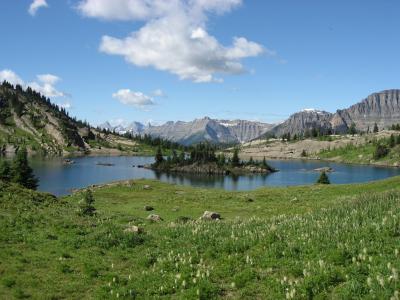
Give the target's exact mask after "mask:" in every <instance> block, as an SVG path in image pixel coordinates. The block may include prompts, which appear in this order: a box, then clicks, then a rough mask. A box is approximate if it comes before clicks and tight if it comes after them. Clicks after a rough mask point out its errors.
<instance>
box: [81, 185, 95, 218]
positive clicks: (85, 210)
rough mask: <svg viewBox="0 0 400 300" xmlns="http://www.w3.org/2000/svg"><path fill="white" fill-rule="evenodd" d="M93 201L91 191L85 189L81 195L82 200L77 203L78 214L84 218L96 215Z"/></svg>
mask: <svg viewBox="0 0 400 300" xmlns="http://www.w3.org/2000/svg"><path fill="white" fill-rule="evenodd" d="M94 201H95V200H94V197H93V193H92V191H91V190H90V189H87V190H86V192H85V193H84V195H83V199H82V200H81V201H80V203H79V204H80V205H79V208H80V213H81V214H82V215H85V216H93V215H94V214H95V213H96V208H95V207H94Z"/></svg>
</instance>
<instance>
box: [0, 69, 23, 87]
mask: <svg viewBox="0 0 400 300" xmlns="http://www.w3.org/2000/svg"><path fill="white" fill-rule="evenodd" d="M3 81H7V82H9V83H11V84H13V85H16V84H19V85H24V81H23V80H22V79H21V77H19V76H18V75H17V74H16V73H15V72H14V71H11V70H8V69H5V70H2V71H0V83H2V82H3Z"/></svg>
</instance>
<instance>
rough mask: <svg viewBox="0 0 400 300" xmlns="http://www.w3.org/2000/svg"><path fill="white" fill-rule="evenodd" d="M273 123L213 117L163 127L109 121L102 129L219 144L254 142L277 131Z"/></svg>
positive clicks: (188, 143)
mask: <svg viewBox="0 0 400 300" xmlns="http://www.w3.org/2000/svg"><path fill="white" fill-rule="evenodd" d="M273 126H274V125H273V124H266V123H261V122H254V121H246V120H233V121H232V120H214V119H211V118H209V117H204V118H202V119H195V120H194V121H191V122H183V121H177V122H173V121H169V122H166V123H165V124H163V125H159V126H153V125H150V124H149V125H144V124H142V123H138V122H133V123H131V124H129V125H127V126H122V125H117V126H111V124H110V123H109V122H106V123H103V124H101V125H99V127H100V128H101V129H107V130H109V131H115V132H117V133H120V134H124V133H127V132H129V133H131V134H133V135H137V134H139V135H144V134H148V135H151V136H155V137H161V138H164V139H167V140H171V141H174V142H178V143H181V144H183V145H191V144H195V143H199V142H204V141H208V142H211V143H218V144H234V143H241V142H247V141H250V140H253V139H255V138H257V137H259V136H261V135H263V134H264V133H266V132H267V131H268V130H270V129H272V128H273Z"/></svg>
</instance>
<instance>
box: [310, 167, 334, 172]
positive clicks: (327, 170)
mask: <svg viewBox="0 0 400 300" xmlns="http://www.w3.org/2000/svg"><path fill="white" fill-rule="evenodd" d="M314 171H315V172H321V173H322V172H325V173H331V172H333V169H332V168H331V167H323V168H317V169H314Z"/></svg>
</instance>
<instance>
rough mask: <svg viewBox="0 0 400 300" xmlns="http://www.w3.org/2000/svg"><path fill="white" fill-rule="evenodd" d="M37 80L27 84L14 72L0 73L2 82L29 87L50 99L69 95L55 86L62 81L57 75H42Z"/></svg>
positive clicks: (3, 71)
mask: <svg viewBox="0 0 400 300" xmlns="http://www.w3.org/2000/svg"><path fill="white" fill-rule="evenodd" d="M36 78H37V80H36V81H32V82H29V83H25V82H24V80H22V79H21V77H19V76H18V75H17V74H16V73H15V72H14V71H12V70H8V69H5V70H2V71H0V82H3V81H8V82H9V83H11V84H13V85H16V84H19V85H21V86H23V87H24V88H27V87H28V86H29V87H31V88H32V89H33V90H35V91H37V92H39V93H41V94H42V95H44V96H46V97H48V98H57V97H66V96H67V94H66V93H64V92H61V91H59V90H58V89H57V88H56V87H55V85H56V84H57V83H58V82H59V81H60V80H61V78H59V77H58V76H56V75H53V74H41V75H37V76H36Z"/></svg>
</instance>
